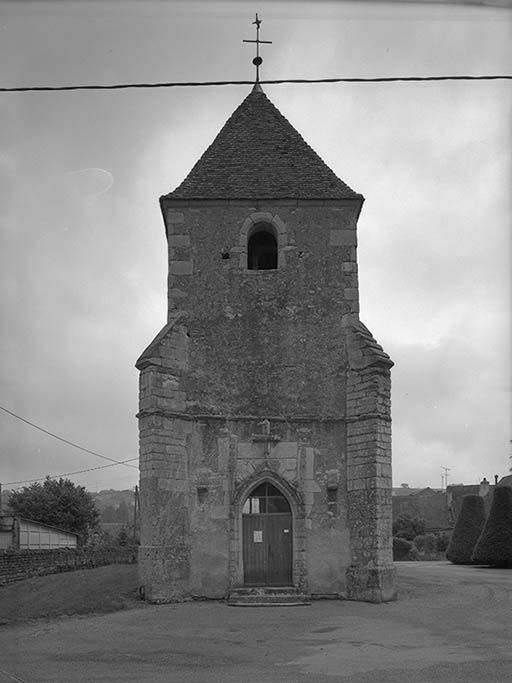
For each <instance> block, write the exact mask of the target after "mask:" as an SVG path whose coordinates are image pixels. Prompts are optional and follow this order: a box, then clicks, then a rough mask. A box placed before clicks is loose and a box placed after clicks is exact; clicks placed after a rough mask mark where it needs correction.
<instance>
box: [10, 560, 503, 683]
mask: <svg viewBox="0 0 512 683" xmlns="http://www.w3.org/2000/svg"><path fill="white" fill-rule="evenodd" d="M398 571H399V580H400V584H399V585H400V598H399V600H398V601H396V602H393V603H388V604H384V605H370V604H364V603H354V602H332V601H325V602H316V603H313V605H311V606H310V607H288V608H276V607H266V608H265V607H263V608H241V607H238V608H237V607H227V606H226V605H225V604H223V603H214V602H200V603H189V604H181V605H162V606H148V605H143V606H141V607H139V608H137V609H133V610H127V611H124V612H118V613H116V614H110V615H104V616H93V617H83V618H78V617H72V618H64V619H58V620H54V621H48V622H34V623H32V624H27V625H24V626H18V627H14V626H4V627H1V628H0V671H1V672H2V673H0V682H1V683H11V682H12V681H23V682H24V683H36V682H37V683H39V682H43V681H52V683H60V682H64V681H65V682H66V683H68V682H70V681H77V682H79V683H84V682H86V681H87V682H93V681H94V682H96V681H98V682H103V681H106V682H107V681H116V682H123V683H125V682H127V683H128V682H131V681H136V682H138V683H144V682H146V681H148V682H149V681H151V682H155V683H161V682H164V681H165V682H173V683H261V682H262V681H265V683H304V682H305V681H314V682H315V683H334V682H335V681H340V683H402V682H403V683H409V682H410V681H414V683H432V682H434V681H436V682H438V681H442V682H445V681H449V682H453V683H477V682H478V683H482V682H483V681H485V682H486V683H487V682H489V681H491V682H498V683H501V682H503V683H509V682H510V681H512V597H511V595H512V571H511V570H509V571H507V570H489V569H481V568H477V567H455V566H453V565H450V564H449V563H444V562H432V563H430V562H428V563H427V562H415V563H400V564H399V565H398Z"/></svg>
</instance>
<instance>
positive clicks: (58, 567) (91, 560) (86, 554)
mask: <svg viewBox="0 0 512 683" xmlns="http://www.w3.org/2000/svg"><path fill="white" fill-rule="evenodd" d="M135 562H137V548H136V547H135V548H133V547H115V548H61V549H59V550H5V551H0V586H3V585H4V584H6V583H12V582H13V581H22V580H23V579H28V578H30V577H32V576H45V575H46V574H58V573H59V572H71V571H74V570H76V569H92V568H93V567H102V566H104V565H107V564H134V563H135Z"/></svg>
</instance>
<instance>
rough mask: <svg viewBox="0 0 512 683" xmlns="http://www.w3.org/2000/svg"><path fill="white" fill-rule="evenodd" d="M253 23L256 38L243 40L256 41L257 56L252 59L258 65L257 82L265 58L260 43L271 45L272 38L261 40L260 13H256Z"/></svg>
mask: <svg viewBox="0 0 512 683" xmlns="http://www.w3.org/2000/svg"><path fill="white" fill-rule="evenodd" d="M252 23H253V24H256V40H243V41H242V42H243V43H256V57H255V58H254V59H253V60H252V63H253V64H254V66H255V67H256V83H259V82H260V66H261V64H262V62H263V59H262V58H261V57H260V45H261V44H262V43H266V44H267V45H271V44H272V41H271V40H260V26H261V19H258V14H257V13H256V21H253V22H252Z"/></svg>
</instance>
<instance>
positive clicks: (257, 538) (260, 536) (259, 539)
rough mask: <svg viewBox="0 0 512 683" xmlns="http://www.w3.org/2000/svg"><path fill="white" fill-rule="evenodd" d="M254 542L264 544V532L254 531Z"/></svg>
mask: <svg viewBox="0 0 512 683" xmlns="http://www.w3.org/2000/svg"><path fill="white" fill-rule="evenodd" d="M253 542H254V543H263V531H253Z"/></svg>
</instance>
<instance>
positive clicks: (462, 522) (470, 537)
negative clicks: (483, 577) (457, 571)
mask: <svg viewBox="0 0 512 683" xmlns="http://www.w3.org/2000/svg"><path fill="white" fill-rule="evenodd" d="M484 524H485V507H484V499H483V498H481V497H480V496H478V495H473V494H471V495H468V496H464V498H463V499H462V506H461V509H460V513H459V516H458V518H457V522H456V523H455V528H454V530H453V533H452V537H451V540H450V545H449V546H448V549H447V550H446V559H447V560H450V562H453V564H472V560H471V556H472V553H473V548H474V547H475V544H476V542H477V541H478V539H479V537H480V534H481V533H482V529H483V528H484Z"/></svg>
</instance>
